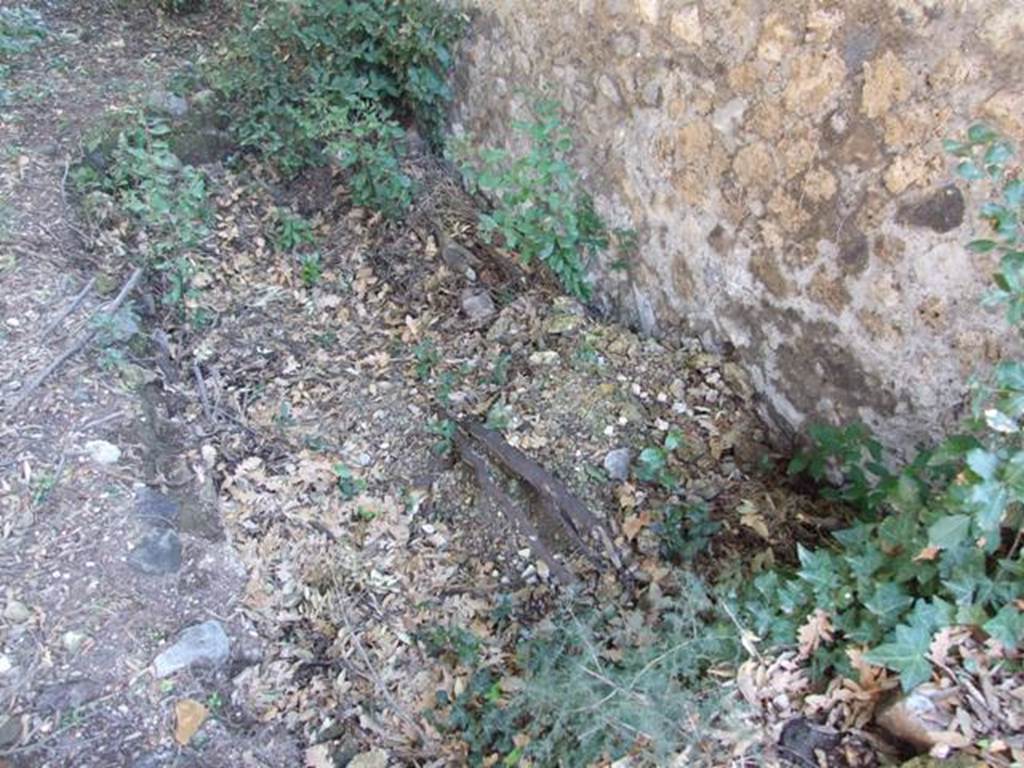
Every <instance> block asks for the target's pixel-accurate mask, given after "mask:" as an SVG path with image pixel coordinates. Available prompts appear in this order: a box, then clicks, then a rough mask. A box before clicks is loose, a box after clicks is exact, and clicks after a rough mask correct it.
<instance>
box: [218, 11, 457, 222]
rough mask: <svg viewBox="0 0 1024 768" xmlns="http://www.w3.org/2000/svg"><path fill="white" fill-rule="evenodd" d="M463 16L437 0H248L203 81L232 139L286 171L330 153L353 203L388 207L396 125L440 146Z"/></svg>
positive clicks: (403, 190)
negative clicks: (216, 95) (218, 102)
mask: <svg viewBox="0 0 1024 768" xmlns="http://www.w3.org/2000/svg"><path fill="white" fill-rule="evenodd" d="M464 24H465V19H464V17H463V16H462V15H461V14H459V13H456V12H453V11H451V10H449V9H448V8H447V7H446V6H445V5H444V4H442V3H439V2H437V1H436V0H402V1H401V2H399V1H398V0H294V1H293V2H287V3H286V2H280V1H279V0H253V1H252V2H248V3H247V4H246V6H245V8H244V14H243V23H242V25H241V28H240V31H239V32H238V34H237V35H236V36H235V38H234V40H233V42H232V43H231V44H230V45H229V46H228V50H227V53H226V55H225V57H224V58H223V60H222V61H221V63H220V65H219V67H218V68H217V70H216V73H215V78H214V79H215V81H216V85H217V87H218V89H219V90H220V91H221V92H222V94H223V96H224V97H225V98H224V101H225V103H227V104H229V105H231V106H230V107H229V109H230V111H231V112H232V115H231V116H232V124H233V125H234V126H235V128H236V132H237V135H238V138H239V141H240V143H241V144H242V145H243V146H246V147H251V148H254V149H257V150H259V151H261V152H263V153H264V154H266V155H267V156H268V157H271V158H273V160H274V161H275V162H276V163H277V164H278V165H279V166H280V168H281V169H282V170H283V171H284V172H285V173H288V174H294V173H296V172H297V171H299V170H301V169H302V168H304V167H306V166H309V165H314V164H322V163H324V162H326V160H327V158H328V156H334V157H337V158H338V160H340V162H341V164H342V165H343V166H344V167H345V168H346V169H348V171H349V172H350V174H351V186H352V192H353V198H354V200H355V202H356V203H357V204H360V205H369V206H372V207H374V208H378V209H380V210H382V211H385V212H386V213H389V214H393V213H395V212H397V211H400V210H401V209H403V208H404V207H405V206H406V205H407V204H408V202H409V199H410V191H409V187H410V180H409V179H408V177H407V176H405V174H403V173H402V172H401V170H400V166H399V160H400V140H401V139H403V138H404V135H405V131H404V128H403V126H404V125H406V124H409V123H413V124H415V125H416V126H417V127H418V128H419V130H420V132H421V133H422V134H423V135H424V136H425V137H426V138H427V140H428V141H429V142H430V143H431V144H432V145H433V146H434V147H438V146H440V144H441V136H442V128H443V125H444V115H445V110H446V108H447V105H448V102H449V100H450V99H451V95H452V94H451V90H450V87H449V85H448V82H447V78H448V73H449V70H450V68H451V66H452V62H453V55H452V52H453V49H454V46H455V44H456V42H457V41H458V39H459V37H460V36H461V34H462V31H463V28H464Z"/></svg>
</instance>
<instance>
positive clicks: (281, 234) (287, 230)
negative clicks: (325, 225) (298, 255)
mask: <svg viewBox="0 0 1024 768" xmlns="http://www.w3.org/2000/svg"><path fill="white" fill-rule="evenodd" d="M272 241H273V244H274V248H275V249H277V250H278V251H280V252H282V253H291V252H292V251H297V250H298V249H299V248H302V247H303V246H306V245H312V244H313V243H314V242H316V238H315V237H314V236H313V227H312V225H311V224H310V223H309V222H308V221H306V220H305V219H304V218H303V217H302V216H299V215H297V214H294V213H291V212H290V211H282V210H277V211H276V212H275V217H274V229H273V235H272Z"/></svg>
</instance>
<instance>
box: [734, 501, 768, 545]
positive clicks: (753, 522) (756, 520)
mask: <svg viewBox="0 0 1024 768" xmlns="http://www.w3.org/2000/svg"><path fill="white" fill-rule="evenodd" d="M736 511H737V512H739V513H740V523H742V524H743V525H745V526H746V527H747V528H749V529H750V530H752V531H753V532H754V533H756V534H757V535H758V536H760V537H761V538H762V539H764V540H765V541H771V534H770V533H769V532H768V523H767V522H765V519H764V516H763V515H762V514H761V512H760V510H758V508H757V505H756V504H755V503H754V502H752V501H750V500H749V499H744V500H743V501H742V502H740V505H739V507H737V508H736Z"/></svg>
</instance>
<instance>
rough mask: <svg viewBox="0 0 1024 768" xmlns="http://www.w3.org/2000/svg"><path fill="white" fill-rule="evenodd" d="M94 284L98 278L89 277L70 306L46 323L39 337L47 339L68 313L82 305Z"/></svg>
mask: <svg viewBox="0 0 1024 768" xmlns="http://www.w3.org/2000/svg"><path fill="white" fill-rule="evenodd" d="M94 285H96V278H95V277H91V278H89V281H88V282H87V283H86V284H85V287H84V288H83V289H82V290H81V291H80V292H79V293H77V294H76V295H75V297H74V298H73V299H72V300H71V303H70V304H68V306H66V307H65V308H64V309H63V310H61V311H60V313H59V314H58V315H57V316H56V317H55V318H53V320H51V321H50V322H49V323H48V324H47V325H46V327H45V328H44V329H43V332H42V333H41V334H39V338H41V339H45V338H46V337H47V336H48V335H49V334H50V332H51V331H52V330H53V329H54V328H56V327H57V326H58V325H60V324H61V323H62V322H63V321H64V318H66V317H67V316H68V315H70V314H71V313H73V312H74V311H75V310H76V309H78V307H79V306H81V304H82V302H83V301H85V297H86V296H88V295H89V291H91V290H92V287H93V286H94Z"/></svg>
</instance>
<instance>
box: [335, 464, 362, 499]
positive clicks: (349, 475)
mask: <svg viewBox="0 0 1024 768" xmlns="http://www.w3.org/2000/svg"><path fill="white" fill-rule="evenodd" d="M334 476H335V478H337V485H338V491H339V492H340V493H341V496H342V498H343V499H345V500H346V501H351V500H352V499H354V498H355V497H356V496H358V495H359V494H361V493H362V492H363V491H365V490H366V481H365V480H363V479H362V478H360V477H356V476H355V474H354V473H353V472H352V470H351V469H350V468H349V467H347V466H346V465H344V464H335V465H334Z"/></svg>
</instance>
